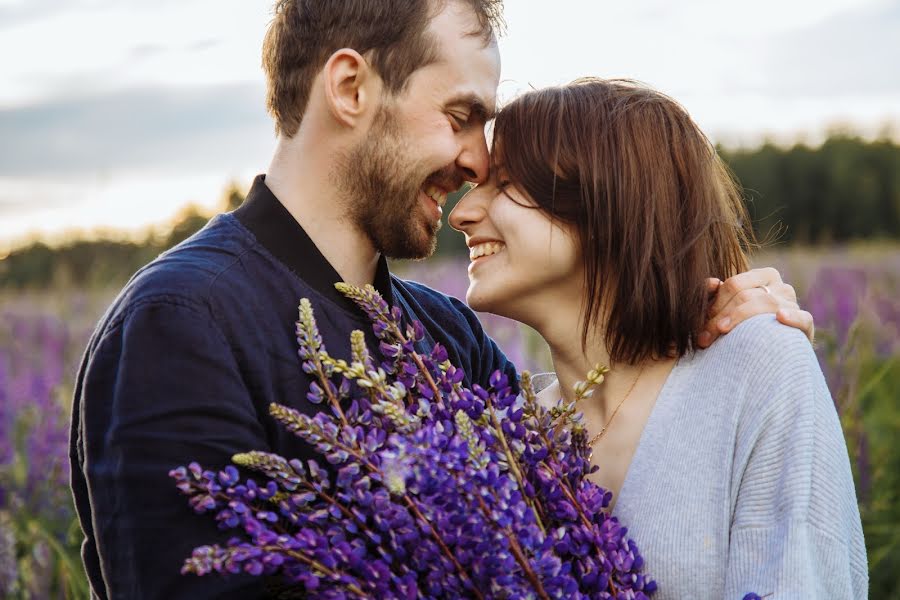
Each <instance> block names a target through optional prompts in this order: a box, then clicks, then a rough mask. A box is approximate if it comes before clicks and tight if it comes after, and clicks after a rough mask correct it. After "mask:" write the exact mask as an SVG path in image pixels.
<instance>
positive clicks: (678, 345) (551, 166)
mask: <svg viewBox="0 0 900 600" xmlns="http://www.w3.org/2000/svg"><path fill="white" fill-rule="evenodd" d="M493 144H494V150H493V160H494V162H495V169H496V170H497V171H498V172H499V173H500V175H501V176H502V177H503V178H504V179H507V180H509V181H510V182H512V183H513V184H514V185H516V186H517V187H518V188H519V189H520V190H521V191H523V192H524V193H526V194H527V195H528V196H529V197H530V198H531V199H532V200H533V201H534V202H535V203H536V205H537V208H538V209H539V210H542V211H543V212H545V213H546V214H547V215H548V216H550V217H551V218H553V219H556V220H558V221H559V222H561V223H566V224H568V225H569V226H571V227H572V228H573V229H574V231H575V232H576V234H577V240H578V243H579V245H580V250H581V253H582V255H583V260H584V264H585V306H584V311H585V312H584V314H585V330H584V332H583V337H582V344H583V345H584V344H586V342H587V338H588V335H589V333H590V328H591V327H596V326H597V324H598V323H604V324H605V325H606V335H605V340H604V341H605V343H606V346H607V349H608V351H609V353H610V359H611V360H612V361H613V362H625V363H630V364H634V363H637V362H640V361H642V360H645V359H649V358H661V357H665V356H671V355H673V353H674V354H675V355H677V356H682V355H684V354H685V353H686V352H688V351H690V350H692V349H693V348H695V347H696V344H695V339H694V336H695V335H696V334H697V333H699V332H700V331H701V328H702V326H703V325H704V323H705V321H706V313H707V310H708V307H709V303H710V298H709V296H708V293H707V289H706V278H707V277H718V278H720V279H723V280H724V279H726V278H727V277H729V276H731V275H734V274H736V273H739V272H741V271H744V270H746V269H747V267H748V258H747V253H746V252H747V250H748V249H749V248H750V247H751V246H752V245H753V244H754V238H753V232H752V229H751V227H750V222H749V220H748V216H747V212H746V208H745V206H744V204H743V200H742V197H741V192H740V189H739V187H738V186H737V184H736V182H735V181H734V179H733V178H732V177H731V175H730V173H729V171H728V169H727V167H726V166H725V164H724V163H723V162H722V160H721V159H720V158H719V156H718V155H717V153H716V150H715V148H714V147H713V145H712V144H711V143H710V141H709V140H708V139H707V137H706V136H705V135H704V134H703V132H701V131H700V129H699V128H698V127H697V125H696V124H695V123H694V122H693V121H692V120H691V118H690V116H688V114H687V112H686V111H685V110H684V109H683V108H682V107H681V106H680V105H679V104H678V103H677V102H675V101H674V100H672V99H671V98H669V97H667V96H665V95H663V94H661V93H659V92H656V91H654V90H651V89H649V88H647V87H646V86H643V85H641V84H638V83H636V82H633V81H628V80H601V79H594V78H588V79H579V80H577V81H574V82H573V83H571V84H569V85H566V86H562V87H554V88H548V89H543V90H537V91H533V92H529V93H526V94H524V95H523V96H521V97H519V98H517V99H516V100H514V101H513V102H511V103H510V104H509V105H507V106H506V107H504V108H503V110H501V111H500V114H499V115H498V116H497V120H496V122H495V125H494V142H493Z"/></svg>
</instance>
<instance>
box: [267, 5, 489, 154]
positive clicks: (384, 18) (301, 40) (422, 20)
mask: <svg viewBox="0 0 900 600" xmlns="http://www.w3.org/2000/svg"><path fill="white" fill-rule="evenodd" d="M448 2H458V3H460V4H462V5H464V6H466V7H471V9H472V11H473V13H474V15H475V17H476V18H477V30H475V31H471V32H466V33H468V34H470V35H480V36H482V37H483V39H484V40H485V43H486V44H487V43H489V42H490V40H491V39H493V37H494V35H495V34H496V32H497V31H498V30H499V29H500V28H502V26H503V22H502V11H503V2H502V0H279V1H278V2H277V3H276V4H275V9H274V13H275V16H274V18H273V19H272V22H271V23H270V24H269V29H268V31H267V32H266V36H265V39H264V41H263V53H262V64H263V69H264V70H265V72H266V79H267V93H266V106H267V108H268V110H269V113H270V114H271V115H272V117H273V118H274V119H275V130H276V133H278V134H279V135H285V136H287V137H292V136H293V135H295V134H296V133H297V129H298V128H299V127H300V121H301V120H302V119H303V113H304V112H305V110H306V106H307V103H308V102H309V94H310V90H311V88H312V84H313V80H314V79H315V77H316V75H317V74H318V72H319V71H320V70H321V68H322V67H323V66H324V65H325V63H326V62H327V60H328V57H329V56H331V55H332V54H333V53H334V52H335V51H337V50H340V49H341V48H352V49H354V50H356V51H357V52H359V53H360V54H362V55H363V56H365V57H366V59H367V60H368V61H369V63H370V64H371V65H372V66H373V67H374V69H375V71H376V72H377V73H378V75H379V76H380V77H381V78H382V80H383V81H384V84H385V87H386V88H387V90H388V91H389V92H391V93H393V94H396V93H398V92H400V91H402V90H403V88H404V86H405V84H406V82H407V80H408V79H409V76H410V75H412V74H413V73H414V72H415V71H416V70H418V69H420V68H422V67H424V66H426V65H428V64H430V63H431V62H433V61H434V60H436V59H437V58H438V57H437V56H436V49H435V43H434V41H433V40H432V39H431V36H429V35H428V33H427V29H428V24H429V22H430V20H431V19H432V18H433V17H434V16H435V15H436V14H438V12H440V10H442V9H443V8H444V7H445V6H446V4H447V3H448Z"/></svg>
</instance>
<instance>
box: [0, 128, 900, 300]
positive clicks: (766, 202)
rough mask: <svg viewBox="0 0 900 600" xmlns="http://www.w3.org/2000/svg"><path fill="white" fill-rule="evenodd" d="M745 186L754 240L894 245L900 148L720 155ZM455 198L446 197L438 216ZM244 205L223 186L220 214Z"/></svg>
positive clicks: (16, 262)
mask: <svg viewBox="0 0 900 600" xmlns="http://www.w3.org/2000/svg"><path fill="white" fill-rule="evenodd" d="M719 152H720V154H721V155H722V157H723V158H724V159H725V161H726V162H727V163H728V164H729V165H730V167H731V169H732V170H733V171H734V173H735V175H736V176H737V178H738V179H739V181H740V182H741V184H742V185H743V187H744V193H745V196H746V197H747V202H748V208H749V211H750V214H751V216H752V218H753V222H754V228H755V229H756V231H757V234H758V236H759V238H760V239H761V240H769V241H772V240H777V241H779V242H788V243H800V244H807V245H812V244H829V243H841V242H848V241H852V240H861V239H867V240H868V239H893V240H897V239H900V145H898V144H897V143H896V142H894V141H892V140H891V139H888V138H887V136H885V138H884V139H879V140H875V141H867V140H865V139H862V138H860V137H857V136H854V135H848V134H834V135H831V136H829V137H828V139H827V140H826V141H825V142H824V143H823V144H822V145H821V146H819V147H815V148H813V147H810V146H807V145H804V144H796V145H794V146H792V147H780V146H776V145H774V144H764V145H763V146H761V147H758V148H755V149H741V150H727V149H722V148H720V149H719ZM458 198H459V194H456V195H453V196H451V197H450V198H449V201H448V205H447V206H446V207H445V214H446V213H447V212H449V210H450V209H451V208H452V207H453V206H454V205H455V203H456V201H457V200H458ZM243 200H244V195H243V192H242V191H241V190H240V189H239V188H238V187H237V186H235V185H232V186H230V187H229V188H228V189H227V190H226V191H225V193H224V195H223V198H222V201H221V206H220V209H221V210H223V211H224V210H232V209H234V208H236V207H237V206H239V205H240V204H241V202H243ZM208 218H209V215H206V214H203V213H202V212H201V211H199V210H197V209H196V208H193V209H187V210H185V211H184V212H183V213H182V214H181V215H180V217H179V218H177V219H176V220H175V222H174V224H173V225H172V226H171V227H169V228H167V229H166V230H165V232H164V233H158V232H157V233H150V234H148V235H147V236H146V237H145V238H144V239H142V240H139V241H112V240H97V241H87V240H80V241H72V242H69V243H67V244H64V245H61V246H58V247H52V248H51V247H49V246H47V245H46V244H43V243H41V242H35V243H33V244H30V245H28V246H25V247H22V248H19V249H17V250H15V251H13V252H11V253H10V254H9V256H7V257H6V258H4V259H2V260H0V289H2V288H14V289H22V288H46V287H51V286H60V285H79V286H114V287H115V286H119V285H121V284H122V283H124V281H126V280H127V279H128V278H129V277H130V276H131V275H132V274H133V273H134V272H135V271H136V270H137V269H139V268H140V267H141V266H142V265H144V264H146V263H147V262H149V261H150V260H152V259H153V258H154V257H155V256H157V255H158V254H159V253H161V252H163V251H165V250H166V249H168V248H170V247H172V246H174V245H175V244H177V243H178V242H180V241H182V240H183V239H185V238H187V237H188V236H189V235H191V234H192V233H193V232H195V231H197V230H198V229H200V228H201V227H202V226H203V225H204V224H205V223H206V221H207V220H208ZM438 235H439V237H438V254H439V255H443V256H463V255H465V253H466V247H465V244H464V242H463V238H462V236H461V235H459V234H458V233H456V232H454V231H452V230H451V229H450V228H449V227H446V226H445V227H443V228H442V229H441V231H440V232H439V234H438Z"/></svg>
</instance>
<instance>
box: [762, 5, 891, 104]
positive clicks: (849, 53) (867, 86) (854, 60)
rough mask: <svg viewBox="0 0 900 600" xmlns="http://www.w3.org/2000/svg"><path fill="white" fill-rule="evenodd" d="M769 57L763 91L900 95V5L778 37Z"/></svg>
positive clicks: (853, 13)
mask: <svg viewBox="0 0 900 600" xmlns="http://www.w3.org/2000/svg"><path fill="white" fill-rule="evenodd" d="M767 54H768V61H767V62H768V69H767V71H768V73H769V75H768V77H767V79H768V81H767V82H766V83H765V84H764V85H765V86H766V88H767V89H766V90H765V91H770V92H772V93H776V94H781V95H786V96H792V97H802V96H822V95H829V96H832V97H834V96H863V95H869V94H871V95H889V94H897V93H900V69H898V68H897V61H898V59H900V0H890V1H888V2H880V3H877V4H874V5H871V4H870V5H867V6H863V7H860V8H859V9H855V10H853V11H848V12H845V13H843V14H840V15H836V16H834V17H831V18H829V19H826V20H824V21H822V22H820V23H818V24H816V25H814V26H811V27H807V28H804V29H800V30H795V31H792V32H790V33H784V34H780V35H778V36H777V37H775V38H773V40H772V44H771V46H770V47H769V49H768V52H767Z"/></svg>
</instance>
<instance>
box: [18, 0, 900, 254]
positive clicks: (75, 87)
mask: <svg viewBox="0 0 900 600" xmlns="http://www.w3.org/2000/svg"><path fill="white" fill-rule="evenodd" d="M505 4H506V10H505V16H506V22H507V26H508V27H507V32H506V35H505V36H503V37H501V39H500V52H501V56H502V61H503V66H502V74H501V86H500V92H499V97H500V99H501V102H502V101H503V100H508V99H510V98H512V97H514V96H515V95H516V94H517V93H520V92H522V91H524V90H527V89H530V88H531V87H543V86H547V85H553V84H561V83H566V82H568V81H570V80H572V79H574V78H576V77H579V76H584V75H597V76H601V77H629V78H632V79H638V80H641V81H644V82H646V83H648V84H650V85H652V86H653V87H655V88H657V89H659V90H661V91H663V92H665V93H667V94H669V95H671V96H673V97H674V98H676V99H677V100H679V101H680V102H681V103H682V104H683V105H685V106H686V107H687V109H688V111H689V112H690V113H691V114H692V116H693V117H694V119H695V120H696V121H697V122H698V123H699V124H700V126H701V127H702V128H703V129H704V130H705V131H706V132H707V133H708V134H709V135H710V137H712V138H713V140H715V141H719V142H722V143H725V144H727V145H732V146H733V145H738V144H740V145H754V144H758V143H760V142H761V141H762V140H764V139H774V140H778V141H781V142H783V143H789V142H792V141H794V140H798V139H804V140H808V141H810V142H813V143H814V142H816V141H817V140H820V139H821V138H822V136H823V135H824V133H825V132H826V131H828V130H829V128H833V127H836V126H839V127H849V128H852V129H854V130H856V131H859V132H861V133H863V134H866V135H876V134H878V133H879V132H880V131H882V130H883V129H884V128H885V127H886V126H889V125H890V126H891V127H892V128H893V129H892V131H893V132H894V135H895V136H896V135H897V134H898V133H900V0H755V1H753V2H750V1H748V0H742V1H740V2H738V1H736V0H681V1H679V2H672V1H671V0H630V1H619V2H611V1H608V0H554V1H553V2H552V3H547V2H537V1H536V0H507V1H506V3H505ZM271 6H272V1H271V0H152V1H150V0H145V1H143V2H139V1H137V0H0V56H2V57H3V59H2V61H0V256H2V255H3V253H4V252H5V251H8V250H9V249H10V248H12V247H14V246H15V245H18V244H20V243H22V242H23V241H25V240H29V239H37V238H40V239H45V240H48V241H51V242H52V241H59V240H60V239H62V238H63V236H64V235H71V234H72V232H77V233H80V234H85V235H90V234H95V235H96V232H97V231H101V230H102V231H108V230H110V229H124V230H128V231H137V230H139V229H141V228H144V227H146V226H147V225H149V224H153V223H160V222H165V221H166V220H167V219H170V218H171V217H172V216H173V215H175V214H176V213H177V212H178V211H179V209H180V208H182V207H183V206H184V205H186V204H187V203H194V204H198V205H200V206H201V207H204V208H208V209H212V208H213V207H215V206H216V205H217V203H218V201H219V199H220V197H221V194H222V191H223V190H224V189H225V187H226V186H227V185H228V184H229V182H232V181H234V182H236V183H238V184H239V185H241V186H243V187H247V186H248V185H249V183H250V181H251V180H252V177H253V176H254V175H255V174H256V173H260V172H264V171H265V169H266V167H267V165H268V161H269V158H270V156H271V153H272V150H273V149H274V143H275V138H274V134H273V128H272V123H271V120H270V119H269V117H268V116H267V115H266V112H265V101H264V98H265V83H264V77H263V72H262V69H261V67H260V48H261V44H262V38H263V35H264V33H265V29H266V25H267V24H268V22H269V20H270V19H271Z"/></svg>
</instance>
